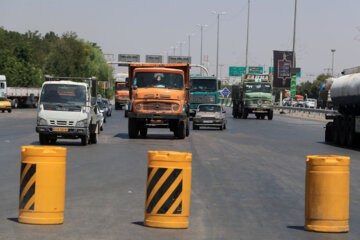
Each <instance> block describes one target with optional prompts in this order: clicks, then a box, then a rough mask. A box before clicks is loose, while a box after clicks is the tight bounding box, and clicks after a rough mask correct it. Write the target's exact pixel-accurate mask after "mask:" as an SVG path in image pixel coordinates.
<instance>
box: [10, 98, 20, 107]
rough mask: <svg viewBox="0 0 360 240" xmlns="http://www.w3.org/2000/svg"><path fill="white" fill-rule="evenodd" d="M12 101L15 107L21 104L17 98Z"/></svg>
mask: <svg viewBox="0 0 360 240" xmlns="http://www.w3.org/2000/svg"><path fill="white" fill-rule="evenodd" d="M11 103H12V106H13V108H18V106H19V101H18V100H17V99H16V98H15V99H13V100H12V101H11Z"/></svg>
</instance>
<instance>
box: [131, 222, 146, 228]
mask: <svg viewBox="0 0 360 240" xmlns="http://www.w3.org/2000/svg"><path fill="white" fill-rule="evenodd" d="M132 224H134V225H139V226H142V227H144V226H145V225H144V222H132Z"/></svg>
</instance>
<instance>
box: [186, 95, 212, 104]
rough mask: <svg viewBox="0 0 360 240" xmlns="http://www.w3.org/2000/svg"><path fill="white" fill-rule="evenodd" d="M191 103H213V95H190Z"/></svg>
mask: <svg viewBox="0 0 360 240" xmlns="http://www.w3.org/2000/svg"><path fill="white" fill-rule="evenodd" d="M190 102H191V103H215V96H214V95H190Z"/></svg>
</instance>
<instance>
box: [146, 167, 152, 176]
mask: <svg viewBox="0 0 360 240" xmlns="http://www.w3.org/2000/svg"><path fill="white" fill-rule="evenodd" d="M152 170H153V168H152V167H149V168H148V175H147V177H148V178H149V176H150V174H151V172H152Z"/></svg>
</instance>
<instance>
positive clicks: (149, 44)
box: [0, 0, 360, 81]
mask: <svg viewBox="0 0 360 240" xmlns="http://www.w3.org/2000/svg"><path fill="white" fill-rule="evenodd" d="M247 2H248V1H247V0H221V1H220V0H217V1H214V0H192V1H189V0H182V1H175V0H153V1H149V0H103V1H99V0H96V1H95V0H71V1H70V0H57V1H55V0H0V9H1V14H0V26H2V27H4V28H5V29H7V30H12V31H18V32H21V33H24V32H26V31H28V30H31V31H35V30H38V31H39V32H41V33H42V34H45V33H46V32H49V31H54V32H55V33H57V34H59V35H61V34H62V33H64V32H68V31H73V32H76V33H77V34H78V36H79V37H80V38H82V39H84V40H87V41H91V42H96V43H97V44H98V45H99V46H101V48H102V50H103V52H104V53H111V54H115V55H116V56H117V54H119V53H131V54H140V55H141V58H142V59H141V60H143V61H144V60H145V55H146V54H161V55H164V56H165V55H166V52H168V54H169V55H172V53H173V51H172V50H171V48H170V47H171V46H176V43H177V42H180V41H185V42H186V44H185V45H184V46H183V47H182V53H183V55H187V52H188V45H187V44H188V41H187V37H186V33H194V34H195V35H194V36H193V37H191V56H192V63H199V62H200V29H199V27H197V24H207V25H208V27H207V28H205V31H204V35H203V36H204V42H203V55H205V56H208V59H209V63H210V65H209V69H210V71H211V73H215V63H216V31H217V18H216V15H214V14H212V13H211V11H213V10H215V11H225V12H226V13H227V14H226V15H223V16H221V18H220V54H219V63H220V64H221V65H223V67H220V68H219V69H221V76H223V77H225V76H228V72H229V70H228V68H229V66H244V65H245V47H246V21H247ZM294 2H295V0H251V10H250V35H249V65H251V66H257V65H263V66H264V65H265V66H266V67H268V66H269V65H270V64H272V63H271V60H272V54H273V52H272V51H273V50H292V39H293V22H294ZM359 11H360V0H298V9H297V26H296V30H297V31H296V47H295V50H296V53H297V66H298V67H301V68H302V74H303V76H302V81H304V80H308V79H313V78H314V77H315V76H316V75H318V74H320V73H323V72H326V71H328V70H327V69H328V68H330V67H331V51H330V50H331V49H336V52H335V68H334V72H335V73H336V74H338V73H340V72H341V71H342V69H344V68H349V67H354V66H359V65H360V60H359V56H360V14H359ZM179 54H180V49H179V48H178V49H177V50H176V55H179ZM116 58H117V57H116Z"/></svg>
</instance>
